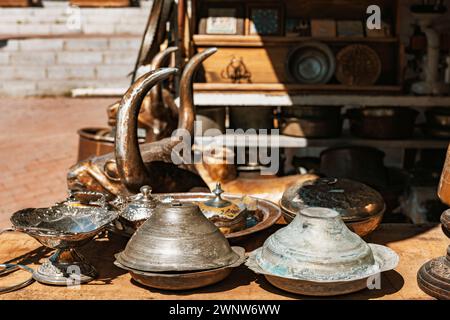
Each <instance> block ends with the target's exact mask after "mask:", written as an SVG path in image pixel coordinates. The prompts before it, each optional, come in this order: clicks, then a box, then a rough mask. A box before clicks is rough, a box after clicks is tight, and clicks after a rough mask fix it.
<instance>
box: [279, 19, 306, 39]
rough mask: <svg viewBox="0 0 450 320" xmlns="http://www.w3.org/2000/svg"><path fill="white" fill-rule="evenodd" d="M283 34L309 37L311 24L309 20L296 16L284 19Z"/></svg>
mask: <svg viewBox="0 0 450 320" xmlns="http://www.w3.org/2000/svg"><path fill="white" fill-rule="evenodd" d="M285 20H286V22H285V27H284V34H285V35H286V36H287V37H310V36H311V24H310V22H309V20H306V19H298V18H286V19H285Z"/></svg>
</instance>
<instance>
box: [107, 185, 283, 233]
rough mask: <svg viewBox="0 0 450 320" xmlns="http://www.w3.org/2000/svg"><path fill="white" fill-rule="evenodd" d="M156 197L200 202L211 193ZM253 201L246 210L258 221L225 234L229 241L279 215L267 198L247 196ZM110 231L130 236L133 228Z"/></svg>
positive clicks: (271, 222)
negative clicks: (254, 207) (253, 206)
mask: <svg viewBox="0 0 450 320" xmlns="http://www.w3.org/2000/svg"><path fill="white" fill-rule="evenodd" d="M154 196H155V197H156V198H158V199H160V200H164V199H166V198H172V199H174V200H178V201H181V202H201V201H206V200H209V199H211V197H212V195H211V193H164V194H155V195H154ZM223 197H224V199H230V200H237V199H241V198H242V195H228V194H224V196H223ZM249 198H250V199H252V200H254V201H255V204H256V210H248V211H249V215H250V216H252V217H254V218H255V220H256V221H257V222H258V223H257V224H256V225H254V226H251V227H248V228H246V229H244V230H241V231H237V232H232V233H229V234H225V237H226V238H227V239H229V240H230V241H233V242H236V241H239V240H241V239H243V238H245V237H248V236H250V235H252V234H254V233H256V232H259V231H262V230H265V229H267V228H270V227H271V226H273V225H274V224H275V223H276V222H277V221H278V219H280V217H281V209H280V208H279V207H278V206H277V205H276V204H275V203H273V202H271V201H269V200H264V199H259V198H254V197H249ZM110 230H111V231H114V232H117V233H119V234H121V235H123V236H125V237H131V236H132V235H133V233H134V230H132V229H129V228H123V225H119V226H117V224H116V225H114V226H112V228H110Z"/></svg>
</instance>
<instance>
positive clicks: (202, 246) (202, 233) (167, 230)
mask: <svg viewBox="0 0 450 320" xmlns="http://www.w3.org/2000/svg"><path fill="white" fill-rule="evenodd" d="M238 259H239V255H238V254H236V253H235V252H234V251H233V250H232V249H231V247H230V244H229V243H228V241H227V239H226V238H225V236H224V235H223V234H222V233H221V232H220V231H219V229H218V228H217V227H216V226H215V225H214V224H213V223H212V222H210V221H209V220H208V219H207V218H206V217H205V216H204V215H203V214H202V212H201V211H200V209H199V208H198V206H196V205H194V204H191V203H180V202H176V201H174V202H172V203H171V204H161V205H159V206H157V208H156V209H155V212H154V213H153V215H152V216H151V217H150V218H149V219H148V220H147V221H146V222H145V223H144V224H143V225H142V226H141V227H140V228H139V229H138V230H137V231H136V233H135V234H134V235H133V236H132V237H131V239H130V241H129V242H128V244H127V246H126V248H125V250H124V251H122V252H121V253H120V254H119V255H118V256H117V261H118V262H119V263H120V264H122V265H123V266H125V267H128V268H132V269H135V270H140V271H152V272H167V271H196V270H208V269H215V268H221V267H225V266H228V265H231V264H233V263H235V262H236V261H237V260H238Z"/></svg>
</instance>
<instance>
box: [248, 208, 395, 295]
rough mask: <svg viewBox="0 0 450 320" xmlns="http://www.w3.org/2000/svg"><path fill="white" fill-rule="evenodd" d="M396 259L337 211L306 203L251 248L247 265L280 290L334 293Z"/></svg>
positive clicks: (362, 282)
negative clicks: (349, 225) (354, 229)
mask: <svg viewBox="0 0 450 320" xmlns="http://www.w3.org/2000/svg"><path fill="white" fill-rule="evenodd" d="M397 263H398V256H397V254H396V253H395V252H394V251H392V250H391V249H389V248H387V247H384V246H380V245H376V244H367V243H365V242H364V241H363V240H362V239H361V238H360V237H359V236H358V235H357V234H355V233H353V232H351V231H350V230H349V229H348V228H347V226H346V225H345V224H344V222H343V221H342V218H341V217H340V215H339V213H338V212H337V211H334V210H331V209H327V208H305V209H302V210H300V212H298V213H297V215H296V217H295V218H294V220H293V221H292V222H291V223H290V224H289V225H288V226H287V227H285V228H283V229H280V230H278V231H277V232H276V233H275V234H273V235H272V236H270V237H269V238H268V239H267V240H266V242H265V243H264V245H263V246H262V247H261V248H259V249H256V250H255V251H253V252H252V253H251V254H250V257H249V259H248V261H247V263H246V265H247V266H248V267H249V268H250V269H252V270H253V271H254V272H256V273H259V274H264V276H265V277H266V279H267V280H268V281H269V282H270V283H272V284H273V285H274V286H276V287H278V288H280V289H282V290H285V291H288V292H292V293H297V294H303V295H311V296H333V295H340V294H346V293H350V292H355V291H359V290H362V289H364V288H366V287H367V286H368V284H370V283H373V282H372V281H371V279H373V277H376V276H378V275H379V274H380V273H381V272H384V271H387V270H391V269H393V268H395V267H396V266H397Z"/></svg>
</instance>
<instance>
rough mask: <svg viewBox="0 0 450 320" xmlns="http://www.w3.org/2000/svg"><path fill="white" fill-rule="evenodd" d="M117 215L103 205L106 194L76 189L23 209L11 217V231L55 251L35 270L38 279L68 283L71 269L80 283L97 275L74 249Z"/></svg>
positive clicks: (61, 283)
mask: <svg viewBox="0 0 450 320" xmlns="http://www.w3.org/2000/svg"><path fill="white" fill-rule="evenodd" d="M116 218H117V213H115V212H112V211H109V210H108V209H107V207H106V203H105V196H104V195H103V194H99V193H95V192H75V193H73V194H71V195H70V197H69V198H68V199H67V200H66V201H64V202H61V203H58V204H56V205H55V206H53V207H49V208H38V209H31V208H30V209H24V210H20V211H18V212H16V213H14V214H13V215H12V217H11V223H12V224H13V230H15V231H20V232H24V233H26V234H28V235H30V236H32V237H33V238H35V239H36V240H38V241H39V242H40V243H41V244H43V245H44V246H46V247H49V248H53V249H57V250H56V252H55V253H54V254H53V255H52V256H51V257H50V258H48V259H46V260H45V261H44V263H43V264H42V265H41V266H40V267H39V268H38V269H37V270H36V271H35V272H34V274H33V278H34V279H35V280H37V281H39V282H42V283H46V284H52V285H64V286H67V285H69V284H70V283H71V281H73V278H72V277H71V275H72V271H73V270H75V268H77V269H78V270H79V279H78V280H79V283H86V282H89V281H91V280H93V279H94V278H95V277H96V276H97V271H96V270H95V268H94V267H93V266H92V265H90V264H89V263H88V262H87V261H86V260H85V259H84V258H83V256H82V255H80V254H79V253H78V252H77V251H76V250H75V248H78V247H80V246H82V245H84V244H86V243H87V242H89V241H90V240H92V238H94V237H95V236H96V235H97V234H98V233H100V232H101V231H102V230H103V229H104V228H106V226H107V225H108V224H110V223H111V222H112V221H114V220H115V219H116Z"/></svg>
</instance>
